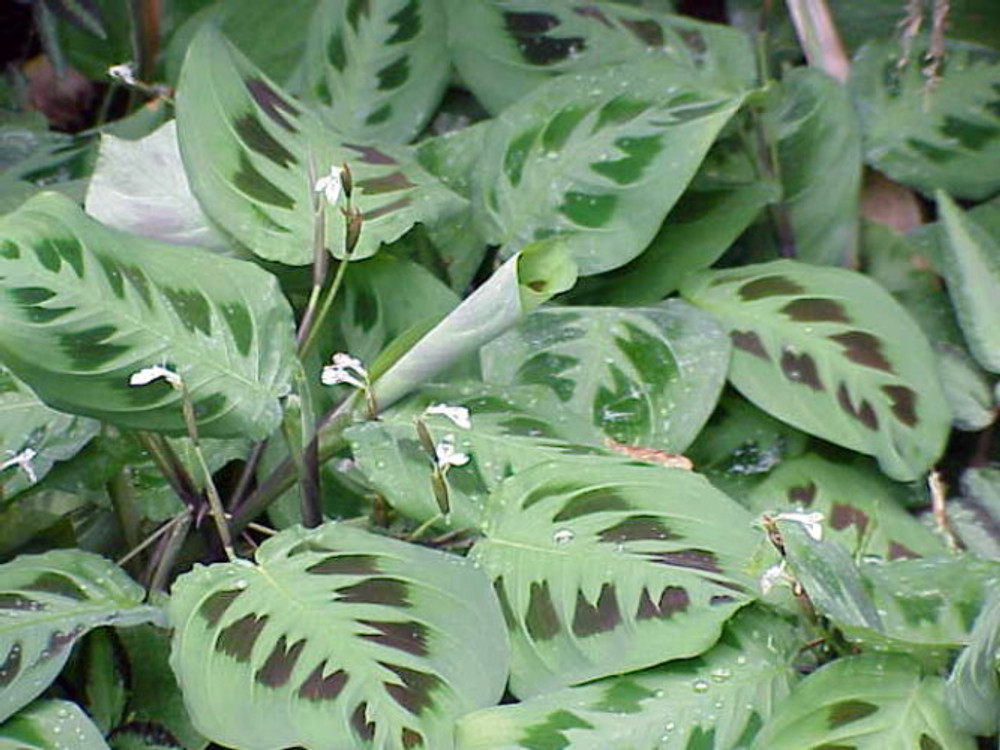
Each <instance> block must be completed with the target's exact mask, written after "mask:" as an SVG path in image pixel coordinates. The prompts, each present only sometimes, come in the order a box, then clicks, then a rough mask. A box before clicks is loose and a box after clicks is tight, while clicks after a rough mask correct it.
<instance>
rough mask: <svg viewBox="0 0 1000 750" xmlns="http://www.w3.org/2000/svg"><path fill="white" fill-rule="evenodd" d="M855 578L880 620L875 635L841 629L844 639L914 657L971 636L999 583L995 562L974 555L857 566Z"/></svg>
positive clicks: (944, 653)
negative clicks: (861, 581)
mask: <svg viewBox="0 0 1000 750" xmlns="http://www.w3.org/2000/svg"><path fill="white" fill-rule="evenodd" d="M860 572H861V576H862V579H863V580H864V585H865V589H866V590H867V591H868V593H869V596H870V598H871V601H872V603H873V604H874V605H875V608H876V609H877V610H878V612H879V615H880V619H881V622H882V632H881V636H883V637H878V636H876V635H873V634H871V633H866V632H864V631H863V630H855V629H852V628H845V630H844V634H845V635H846V636H847V638H848V639H849V640H852V641H857V642H859V643H861V644H863V645H871V646H872V647H874V648H877V649H882V650H892V651H904V652H910V653H913V654H914V655H928V656H933V655H934V653H935V652H938V654H940V655H941V656H942V657H943V663H947V661H948V659H949V657H950V656H951V655H952V654H951V653H950V651H949V650H950V649H953V648H955V647H957V646H962V645H964V644H966V643H969V642H970V640H974V639H975V634H974V632H973V623H974V622H976V619H977V617H979V615H980V611H981V610H982V609H983V606H984V603H985V602H986V601H987V600H988V599H989V596H990V592H991V591H992V590H995V589H997V587H998V586H1000V565H998V564H997V563H995V562H991V561H987V560H980V559H979V558H977V557H975V556H974V555H967V554H966V555H956V556H947V557H945V556H941V557H936V558H931V557H926V558H922V559H920V560H895V561H893V562H887V563H883V562H881V561H875V560H870V561H866V562H864V563H863V564H862V566H861V569H860Z"/></svg>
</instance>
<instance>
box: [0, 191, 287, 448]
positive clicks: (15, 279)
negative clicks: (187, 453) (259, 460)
mask: <svg viewBox="0 0 1000 750" xmlns="http://www.w3.org/2000/svg"><path fill="white" fill-rule="evenodd" d="M294 359H295V351H294V337H293V327H292V311H291V308H290V307H289V305H288V302H287V300H286V299H285V297H284V296H283V295H282V293H281V290H280V289H279V288H278V284H277V282H276V281H275V279H274V277H273V276H271V275H270V274H268V273H266V272H264V271H262V270H261V269H259V268H257V267H256V266H254V265H252V264H250V263H245V262H242V261H238V260H232V259H228V258H222V257H219V256H217V255H213V254H212V253H209V252H207V251H204V250H200V249H197V248H191V247H179V246H176V245H168V244H166V243H162V242H157V241H154V240H148V239H144V238H141V237H136V236H135V235H129V234H125V233H123V232H119V231H116V230H113V229H108V228H107V227H105V226H103V225H101V224H99V223H97V222H96V221H94V220H93V219H91V218H90V217H88V216H87V215H86V214H84V213H83V212H82V211H81V210H80V208H79V207H78V206H77V205H76V204H75V203H73V201H71V200H69V199H68V198H64V197H62V196H61V195H58V194H55V193H48V194H43V195H40V196H37V197H36V198H34V199H32V200H31V201H29V202H28V203H26V204H25V205H24V206H22V207H21V208H20V209H19V210H18V211H15V212H14V213H11V214H8V215H7V216H5V217H3V218H2V219H0V360H2V361H3V364H5V365H6V366H7V367H8V368H10V370H11V371H12V372H13V373H14V374H15V375H17V377H19V378H20V379H21V380H23V381H25V383H27V384H28V385H29V386H30V387H31V388H32V390H34V392H35V393H36V394H38V396H39V397H40V398H41V399H42V400H43V401H45V403H47V404H48V405H49V406H51V407H53V408H55V409H59V410H61V411H66V412H70V413H73V414H83V415H86V416H91V417H96V418H98V419H103V420H104V421H107V422H111V423H112V424H116V425H119V426H121V427H126V428H134V429H143V430H161V431H167V432H177V433H182V432H184V430H185V425H184V419H183V415H182V409H181V395H180V393H179V392H178V391H177V390H175V389H174V388H172V387H171V386H170V385H169V384H168V383H166V382H165V381H163V380H158V381H154V382H151V383H149V384H148V385H144V386H141V387H133V386H130V385H129V380H130V376H131V375H132V374H134V373H135V372H137V371H139V370H141V369H143V368H146V367H150V366H153V365H161V366H164V367H166V368H168V369H170V370H172V371H174V372H176V373H177V374H178V375H179V376H180V377H181V379H182V380H183V382H184V384H185V386H186V388H187V390H188V393H189V394H190V396H191V399H192V400H193V402H194V411H195V415H196V417H197V419H198V423H199V429H200V430H201V433H202V436H203V437H237V436H242V437H250V438H258V439H260V438H264V437H267V436H268V435H269V434H270V433H271V432H272V431H273V430H274V428H275V427H276V426H277V425H278V422H279V419H280V416H281V410H280V408H279V405H278V398H279V397H281V396H282V395H284V394H285V393H286V392H287V391H288V388H289V378H290V367H291V363H292V362H293V361H294Z"/></svg>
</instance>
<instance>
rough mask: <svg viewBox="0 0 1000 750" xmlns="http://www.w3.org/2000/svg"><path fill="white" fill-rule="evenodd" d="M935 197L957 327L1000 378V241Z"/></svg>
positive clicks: (939, 195)
mask: <svg viewBox="0 0 1000 750" xmlns="http://www.w3.org/2000/svg"><path fill="white" fill-rule="evenodd" d="M997 132H998V134H1000V123H998V125H997ZM935 198H936V199H937V204H938V211H940V213H941V220H942V222H943V224H944V227H945V230H946V231H947V242H945V243H944V248H943V249H944V264H943V267H944V275H945V278H946V279H947V281H948V294H949V296H950V297H951V300H952V304H953V305H954V307H955V312H956V314H957V316H958V322H959V324H960V325H961V326H962V332H963V333H964V334H965V340H966V341H967V342H968V344H969V349H970V350H971V351H972V354H973V356H975V358H976V359H977V360H978V361H979V364H981V365H982V366H983V367H985V368H986V369H987V370H989V371H990V372H994V373H1000V329H998V327H997V321H998V320H1000V242H997V241H995V240H994V239H993V238H992V237H991V236H990V235H989V234H987V232H985V231H984V230H983V229H982V227H980V226H979V225H978V224H976V222H975V221H973V220H972V219H970V218H969V217H967V216H966V215H965V214H964V213H963V212H962V210H961V209H960V208H959V207H958V206H956V205H955V202H954V201H953V200H952V199H951V198H950V197H949V196H948V195H947V194H946V193H944V192H942V191H940V190H939V191H937V192H936V193H935Z"/></svg>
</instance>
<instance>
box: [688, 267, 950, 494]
mask: <svg viewBox="0 0 1000 750" xmlns="http://www.w3.org/2000/svg"><path fill="white" fill-rule="evenodd" d="M683 293H684V296H685V297H686V298H687V299H689V300H690V301H692V302H694V303H695V304H697V305H699V306H700V307H703V308H705V309H706V310H708V311H709V312H711V313H713V314H714V315H716V316H717V317H718V318H719V319H720V320H721V321H722V323H723V325H724V326H725V327H727V328H728V329H729V331H730V336H731V337H732V340H733V344H734V350H733V359H732V364H731V367H730V371H729V377H730V379H731V380H732V383H733V385H735V386H736V388H737V389H739V391H740V392H741V393H743V395H744V396H746V397H747V398H749V399H750V400H751V401H753V402H754V403H755V404H757V406H759V407H761V408H762V409H764V410H765V411H767V412H769V413H770V414H772V415H774V416H776V417H778V418H779V419H781V420H783V421H785V422H788V423H789V424H791V425H794V426H795V427H798V428H799V429H801V430H805V431H806V432H809V433H811V434H813V435H817V436H818V437H821V438H824V439H825V440H829V441H831V442H834V443H837V444H839V445H842V446H844V447H846V448H850V449H851V450H856V451H859V452H861V453H867V454H869V455H874V456H875V457H876V458H877V459H878V461H879V464H880V465H881V467H882V470H883V471H884V472H885V473H886V474H888V475H889V476H890V477H892V478H893V479H899V480H913V479H916V478H918V477H919V476H921V475H922V474H923V472H924V471H925V470H926V469H927V468H928V467H929V466H930V465H931V464H932V463H933V462H934V461H936V460H937V458H938V456H940V454H941V451H942V450H943V448H944V443H945V439H946V438H947V436H948V430H949V425H950V422H951V414H950V413H949V409H948V406H947V403H946V402H945V400H944V393H943V392H942V389H941V384H940V382H939V380H938V375H937V370H936V368H935V360H934V354H933V352H932V351H931V348H930V345H929V344H928V343H927V339H926V338H925V337H924V335H923V333H922V332H921V330H920V328H919V327H918V326H917V324H916V323H914V322H913V320H912V319H911V318H910V317H909V316H908V315H907V314H906V312H905V311H904V310H903V309H902V308H901V307H900V306H899V303H897V302H896V301H895V300H893V299H892V297H891V296H889V294H888V292H886V291H885V290H884V289H882V288H881V287H880V286H878V285H877V284H876V283H875V282H873V281H871V280H870V279H867V278H865V277H864V276H862V275H860V274H858V273H854V272H853V271H847V270H844V269H839V268H828V267H824V266H811V265H808V264H805V263H799V262H796V261H790V260H781V261H774V262H771V263H762V264H757V265H749V266H743V267H741V268H735V269H727V270H722V271H713V272H708V273H705V274H702V275H700V276H698V277H695V278H693V279H692V280H690V281H689V283H688V284H687V285H686V287H685V289H684V290H683Z"/></svg>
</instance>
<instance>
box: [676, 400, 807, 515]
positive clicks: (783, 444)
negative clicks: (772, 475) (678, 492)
mask: <svg viewBox="0 0 1000 750" xmlns="http://www.w3.org/2000/svg"><path fill="white" fill-rule="evenodd" d="M808 444H809V437H808V436H807V435H805V434H804V433H802V432H799V431H798V430H796V429H795V428H793V427H789V426H788V425H787V424H785V423H784V422H779V421H778V420H777V419H775V418H774V417H772V416H770V415H769V414H767V413H766V412H763V411H761V410H760V409H758V408H757V407H756V406H754V405H753V404H751V403H750V402H749V401H747V400H746V399H745V398H743V397H742V396H740V395H739V394H738V393H736V392H735V391H733V390H730V389H727V390H725V391H723V393H722V398H721V399H719V405H718V406H717V407H716V409H715V412H714V413H713V414H712V416H711V418H710V419H709V420H708V424H706V425H705V428H704V429H703V430H702V431H701V433H699V435H698V439H697V440H695V441H694V443H692V444H691V446H690V447H689V448H688V450H687V453H686V455H687V456H688V458H690V459H691V460H692V461H693V462H694V465H695V467H696V468H697V469H698V471H700V472H701V473H703V474H705V475H706V476H708V478H709V479H711V480H712V484H714V485H716V486H717V487H719V488H720V489H721V490H723V491H724V492H725V493H726V494H727V495H729V496H730V497H732V498H734V499H736V500H739V501H740V502H741V503H743V504H744V505H746V504H747V502H748V501H747V496H748V495H749V491H750V489H751V488H753V487H754V486H756V485H757V484H759V483H760V482H761V481H762V480H763V479H764V478H765V477H766V476H767V475H768V473H769V472H771V471H773V470H774V468H775V467H776V466H780V465H781V464H782V463H783V462H784V461H787V460H789V459H791V458H794V457H796V456H800V455H802V454H803V453H804V452H805V450H806V448H807V446H808Z"/></svg>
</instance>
